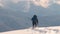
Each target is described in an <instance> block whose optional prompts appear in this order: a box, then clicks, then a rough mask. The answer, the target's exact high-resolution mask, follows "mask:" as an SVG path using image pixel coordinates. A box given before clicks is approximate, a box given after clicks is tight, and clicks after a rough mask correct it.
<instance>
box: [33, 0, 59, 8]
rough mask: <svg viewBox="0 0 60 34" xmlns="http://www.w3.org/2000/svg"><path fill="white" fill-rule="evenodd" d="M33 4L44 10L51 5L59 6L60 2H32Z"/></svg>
mask: <svg viewBox="0 0 60 34" xmlns="http://www.w3.org/2000/svg"><path fill="white" fill-rule="evenodd" d="M33 3H34V4H35V5H37V6H42V7H44V8H48V7H49V6H51V5H53V4H54V3H56V4H59V5H60V0H33Z"/></svg>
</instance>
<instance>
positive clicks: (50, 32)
mask: <svg viewBox="0 0 60 34" xmlns="http://www.w3.org/2000/svg"><path fill="white" fill-rule="evenodd" d="M59 33H60V26H55V27H37V28H35V29H32V28H28V29H23V30H15V31H8V32H3V33H0V34H59Z"/></svg>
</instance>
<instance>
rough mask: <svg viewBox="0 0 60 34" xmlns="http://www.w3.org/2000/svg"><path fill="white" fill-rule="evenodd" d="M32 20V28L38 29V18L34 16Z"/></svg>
mask: <svg viewBox="0 0 60 34" xmlns="http://www.w3.org/2000/svg"><path fill="white" fill-rule="evenodd" d="M31 20H32V26H33V28H35V27H37V25H38V19H37V16H36V15H34V16H33V17H32V19H31Z"/></svg>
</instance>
